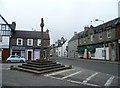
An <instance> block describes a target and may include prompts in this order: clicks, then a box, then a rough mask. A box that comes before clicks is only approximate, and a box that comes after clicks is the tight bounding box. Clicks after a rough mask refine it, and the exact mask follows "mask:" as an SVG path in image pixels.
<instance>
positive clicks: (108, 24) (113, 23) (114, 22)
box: [69, 17, 120, 42]
mask: <svg viewBox="0 0 120 88" xmlns="http://www.w3.org/2000/svg"><path fill="white" fill-rule="evenodd" d="M119 23H120V17H118V18H115V19H113V20H111V21H108V22H106V23H104V24H101V25H98V26H96V27H92V28H93V30H94V32H98V31H100V30H101V29H102V30H103V25H104V27H105V28H107V27H115V26H116V25H117V24H119ZM104 30H105V29H104ZM87 31H88V30H84V31H81V32H79V33H77V34H75V35H74V36H73V37H72V38H71V39H70V40H69V42H70V41H74V40H77V39H78V34H79V38H81V37H84V36H85V35H86V34H87Z"/></svg>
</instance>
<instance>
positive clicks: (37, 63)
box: [27, 62, 56, 65]
mask: <svg viewBox="0 0 120 88" xmlns="http://www.w3.org/2000/svg"><path fill="white" fill-rule="evenodd" d="M27 64H35V65H48V64H56V62H48V63H40V62H27Z"/></svg>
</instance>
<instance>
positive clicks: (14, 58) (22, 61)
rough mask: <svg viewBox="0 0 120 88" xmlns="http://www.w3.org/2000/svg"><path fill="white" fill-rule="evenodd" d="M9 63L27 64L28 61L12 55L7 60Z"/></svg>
mask: <svg viewBox="0 0 120 88" xmlns="http://www.w3.org/2000/svg"><path fill="white" fill-rule="evenodd" d="M6 61H7V62H8V63H11V62H20V63H24V62H26V59H25V58H23V57H20V56H18V55H10V56H9V57H8V58H7V60H6Z"/></svg>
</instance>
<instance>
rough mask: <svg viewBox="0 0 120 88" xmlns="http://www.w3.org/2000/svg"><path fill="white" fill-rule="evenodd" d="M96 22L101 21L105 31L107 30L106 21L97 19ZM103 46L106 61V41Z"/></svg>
mask: <svg viewBox="0 0 120 88" xmlns="http://www.w3.org/2000/svg"><path fill="white" fill-rule="evenodd" d="M95 21H101V22H103V30H104V29H105V26H104V21H103V20H99V19H95ZM103 46H104V59H105V60H106V47H105V46H106V43H105V41H104V44H103Z"/></svg>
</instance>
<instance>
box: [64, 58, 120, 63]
mask: <svg viewBox="0 0 120 88" xmlns="http://www.w3.org/2000/svg"><path fill="white" fill-rule="evenodd" d="M62 58H65V59H70V60H79V61H92V62H98V63H110V64H120V62H119V61H108V60H100V59H80V58H69V57H62Z"/></svg>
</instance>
